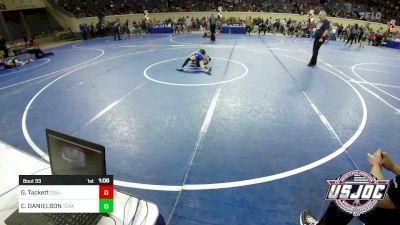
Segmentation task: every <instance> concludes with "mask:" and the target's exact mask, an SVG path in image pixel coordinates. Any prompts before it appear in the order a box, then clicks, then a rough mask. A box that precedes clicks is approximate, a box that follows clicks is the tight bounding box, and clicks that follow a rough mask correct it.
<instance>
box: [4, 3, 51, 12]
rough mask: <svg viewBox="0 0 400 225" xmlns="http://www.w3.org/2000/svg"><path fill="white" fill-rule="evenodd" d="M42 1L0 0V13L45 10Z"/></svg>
mask: <svg viewBox="0 0 400 225" xmlns="http://www.w3.org/2000/svg"><path fill="white" fill-rule="evenodd" d="M45 7H46V5H45V4H44V2H43V0H0V11H13V10H22V9H36V8H45Z"/></svg>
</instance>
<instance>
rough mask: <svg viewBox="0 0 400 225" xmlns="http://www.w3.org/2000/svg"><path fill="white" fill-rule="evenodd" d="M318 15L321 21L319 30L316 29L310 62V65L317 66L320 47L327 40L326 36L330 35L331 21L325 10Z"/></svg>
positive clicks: (318, 25) (318, 26)
mask: <svg viewBox="0 0 400 225" xmlns="http://www.w3.org/2000/svg"><path fill="white" fill-rule="evenodd" d="M318 17H319V23H318V24H317V30H316V31H315V35H314V38H315V40H314V46H313V55H312V58H311V60H310V63H308V66H315V65H316V64H317V57H318V51H319V48H321V46H322V44H323V43H324V41H325V38H327V37H328V33H329V28H330V23H329V21H328V20H327V19H326V12H325V11H321V12H319V14H318Z"/></svg>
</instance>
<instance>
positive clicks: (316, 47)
mask: <svg viewBox="0 0 400 225" xmlns="http://www.w3.org/2000/svg"><path fill="white" fill-rule="evenodd" d="M322 44H324V42H320V41H319V39H317V38H315V40H314V46H313V54H312V57H311V60H310V64H311V65H315V64H317V58H318V52H319V49H320V48H321V46H322Z"/></svg>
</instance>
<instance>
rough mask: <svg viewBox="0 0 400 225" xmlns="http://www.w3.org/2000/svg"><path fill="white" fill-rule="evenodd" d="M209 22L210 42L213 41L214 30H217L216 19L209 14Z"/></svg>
mask: <svg viewBox="0 0 400 225" xmlns="http://www.w3.org/2000/svg"><path fill="white" fill-rule="evenodd" d="M209 22H210V31H211V37H210V40H211V41H215V30H216V28H217V18H215V16H214V14H211V17H210V18H209Z"/></svg>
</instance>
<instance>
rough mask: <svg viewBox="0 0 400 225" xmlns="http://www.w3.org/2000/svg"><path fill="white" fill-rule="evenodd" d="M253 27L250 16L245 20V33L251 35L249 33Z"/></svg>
mask: <svg viewBox="0 0 400 225" xmlns="http://www.w3.org/2000/svg"><path fill="white" fill-rule="evenodd" d="M253 27H254V23H253V20H252V19H251V16H250V17H249V18H248V19H247V20H246V33H249V35H250V33H251V31H252V30H253Z"/></svg>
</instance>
